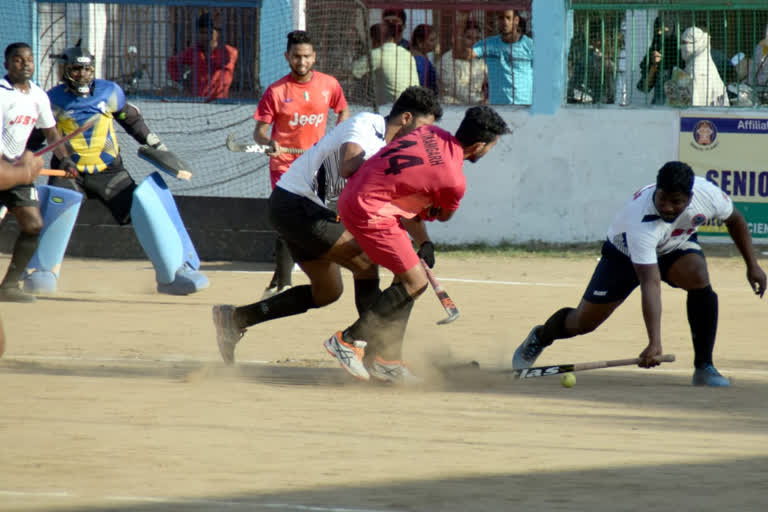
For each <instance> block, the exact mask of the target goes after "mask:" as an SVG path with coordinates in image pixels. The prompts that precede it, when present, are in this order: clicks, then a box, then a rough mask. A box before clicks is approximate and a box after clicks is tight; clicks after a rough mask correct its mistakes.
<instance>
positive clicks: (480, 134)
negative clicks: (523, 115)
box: [456, 105, 512, 148]
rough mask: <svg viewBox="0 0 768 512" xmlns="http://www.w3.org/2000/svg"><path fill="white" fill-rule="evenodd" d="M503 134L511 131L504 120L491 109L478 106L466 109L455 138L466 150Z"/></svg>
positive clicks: (485, 106)
mask: <svg viewBox="0 0 768 512" xmlns="http://www.w3.org/2000/svg"><path fill="white" fill-rule="evenodd" d="M505 133H512V131H511V130H510V129H509V127H508V126H507V123H506V122H504V119H502V118H501V116H500V115H499V114H498V113H497V112H496V111H495V110H493V109H492V108H491V107H489V106H487V105H479V106H476V107H470V108H468V109H467V111H466V113H465V114H464V119H462V121H461V124H460V125H459V129H458V130H456V138H457V139H458V141H459V142H460V143H461V145H462V146H464V147H465V148H466V147H469V146H471V145H472V144H475V143H476V142H492V141H493V140H494V139H496V137H498V136H500V135H504V134H505Z"/></svg>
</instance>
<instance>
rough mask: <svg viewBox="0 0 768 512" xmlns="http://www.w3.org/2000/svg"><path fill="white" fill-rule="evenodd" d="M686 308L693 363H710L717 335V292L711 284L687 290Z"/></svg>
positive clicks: (698, 364) (701, 364)
mask: <svg viewBox="0 0 768 512" xmlns="http://www.w3.org/2000/svg"><path fill="white" fill-rule="evenodd" d="M686 309H687V310H688V325H690V326H691V337H692V338H693V351H694V354H695V355H694V360H693V365H694V366H695V367H696V368H701V367H703V366H705V365H708V364H712V351H713V350H714V348H715V336H716V335H717V294H716V293H715V291H714V290H713V289H712V286H707V287H706V288H700V289H698V290H688V299H687V300H686Z"/></svg>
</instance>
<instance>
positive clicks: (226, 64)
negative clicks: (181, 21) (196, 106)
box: [168, 13, 237, 101]
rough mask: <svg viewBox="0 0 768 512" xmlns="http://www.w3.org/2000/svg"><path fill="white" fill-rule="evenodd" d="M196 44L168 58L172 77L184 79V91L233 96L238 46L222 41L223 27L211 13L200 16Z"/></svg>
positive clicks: (199, 95)
mask: <svg viewBox="0 0 768 512" xmlns="http://www.w3.org/2000/svg"><path fill="white" fill-rule="evenodd" d="M196 36H197V38H196V44H195V45H193V46H190V47H189V48H187V49H186V50H184V51H182V52H181V53H178V54H176V55H174V56H173V57H171V58H170V59H168V74H169V75H170V76H171V80H174V81H176V82H181V84H182V86H183V87H184V93H185V94H188V95H190V96H197V97H202V98H206V99H207V100H209V101H210V100H215V99H219V98H227V97H229V87H230V86H231V85H232V77H233V75H234V72H235V63H236V62H237V49H236V48H235V47H233V46H230V45H228V44H223V42H222V41H221V27H219V26H214V24H213V21H212V19H211V16H210V15H209V14H208V13H205V14H203V15H201V16H200V17H199V18H198V20H197V34H196Z"/></svg>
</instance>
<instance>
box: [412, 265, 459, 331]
mask: <svg viewBox="0 0 768 512" xmlns="http://www.w3.org/2000/svg"><path fill="white" fill-rule="evenodd" d="M421 266H422V267H424V270H425V271H426V272H427V279H428V280H429V284H431V285H432V289H433V290H434V291H435V295H437V298H438V300H439V301H440V304H441V305H442V306H443V308H444V309H445V312H446V313H448V316H447V317H446V318H443V319H442V320H438V321H437V325H445V324H449V323H451V322H453V321H454V320H456V319H457V318H459V308H457V307H456V304H454V303H453V300H451V298H450V297H449V296H448V293H447V292H446V291H445V290H444V289H443V287H442V286H440V282H438V280H437V278H436V277H435V275H434V274H433V273H432V270H431V269H430V268H429V266H427V263H426V262H425V261H424V260H421Z"/></svg>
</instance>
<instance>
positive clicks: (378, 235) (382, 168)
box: [325, 106, 509, 380]
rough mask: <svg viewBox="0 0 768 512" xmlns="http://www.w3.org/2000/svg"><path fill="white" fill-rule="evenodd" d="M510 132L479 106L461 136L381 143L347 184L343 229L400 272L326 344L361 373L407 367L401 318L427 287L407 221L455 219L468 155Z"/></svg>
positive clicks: (474, 156) (419, 132) (434, 133)
mask: <svg viewBox="0 0 768 512" xmlns="http://www.w3.org/2000/svg"><path fill="white" fill-rule="evenodd" d="M508 132H509V129H508V128H507V125H506V123H505V122H504V120H503V119H502V118H501V117H500V116H499V114H497V113H496V111H494V110H493V109H492V108H490V107H487V106H479V107H472V108H470V109H468V110H467V112H466V114H465V116H464V119H463V120H462V122H461V124H460V125H459V129H458V130H457V131H456V136H455V137H454V136H452V135H451V134H450V133H448V132H446V131H445V130H443V129H441V128H438V127H436V126H422V127H421V128H417V129H416V130H414V131H412V132H411V133H410V134H408V135H406V136H404V137H401V138H400V139H397V140H395V141H393V142H392V143H390V144H389V145H387V146H386V147H384V148H382V149H381V151H379V152H378V153H377V154H376V155H375V156H374V157H372V158H371V159H370V160H368V161H367V162H365V163H364V164H363V165H362V167H360V169H359V170H358V171H357V172H356V173H355V174H353V175H352V177H350V178H349V180H348V181H347V184H346V186H345V187H344V190H343V191H342V193H341V196H340V197H339V202H338V207H339V214H340V215H341V220H342V222H343V223H344V226H345V227H346V228H347V230H348V231H349V232H350V233H352V235H353V236H354V237H355V240H357V242H358V243H359V244H360V247H362V248H363V250H364V251H365V252H366V254H368V256H369V257H370V258H371V260H372V261H373V262H374V263H377V264H379V265H382V266H384V267H386V268H387V269H389V270H390V271H392V273H393V274H395V280H394V282H393V284H392V286H390V287H389V288H387V289H386V290H384V291H383V292H382V293H381V295H379V297H378V299H377V300H376V301H375V302H374V303H373V305H372V306H371V307H370V308H369V309H368V310H367V311H365V312H364V313H363V314H362V315H361V316H360V318H358V320H357V321H356V322H355V323H354V324H352V325H351V326H350V327H348V328H347V329H346V330H344V331H343V332H342V331H339V332H337V333H335V334H334V335H333V336H331V337H330V338H329V339H328V340H326V341H325V348H326V350H327V351H328V352H329V353H330V354H331V355H333V356H334V357H335V358H336V359H338V361H339V363H340V364H341V366H342V368H344V369H345V370H347V371H348V372H349V373H350V374H352V375H353V376H354V377H357V378H358V379H361V380H369V379H370V373H369V371H368V369H367V367H368V366H370V367H375V366H378V365H382V366H386V367H388V368H390V369H392V370H393V371H394V370H396V367H398V366H401V367H402V363H401V362H400V361H398V360H396V359H398V358H399V357H400V356H399V354H394V353H392V352H394V351H393V350H392V348H393V347H394V348H396V349H397V351H399V350H400V347H399V343H398V342H397V338H398V337H399V336H398V333H397V331H399V328H398V323H399V321H398V320H399V319H402V318H407V317H408V313H409V312H410V310H411V308H412V307H413V303H414V300H415V299H416V298H417V297H418V296H419V295H421V294H422V293H423V292H424V290H425V289H426V288H427V283H428V282H427V275H426V272H425V271H424V268H423V267H422V266H421V264H420V262H419V257H418V255H417V254H416V251H415V250H414V249H413V245H412V243H411V240H410V238H409V237H408V233H407V232H406V231H405V229H404V228H403V226H402V225H401V223H400V220H401V219H411V218H415V217H420V218H421V219H422V220H427V221H433V220H439V221H441V222H445V221H447V220H448V219H450V218H451V217H452V216H453V214H454V213H455V212H456V210H457V209H458V208H459V202H460V201H461V198H462V197H463V196H464V192H465V190H466V180H465V178H464V174H463V172H462V166H463V163H464V160H469V161H471V162H476V161H477V160H479V159H480V158H481V157H482V156H483V155H485V154H486V153H488V151H490V150H491V148H492V147H493V146H494V145H495V144H496V142H497V141H498V139H499V136H501V135H502V134H505V133H508ZM388 327H390V328H389V329H388ZM369 343H370V344H371V346H370V347H369V350H367V351H366V350H365V347H366V345H367V344H369ZM364 352H365V353H366V354H368V355H367V357H365V360H364V358H363V354H364ZM371 356H373V357H371ZM371 359H373V360H371Z"/></svg>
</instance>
